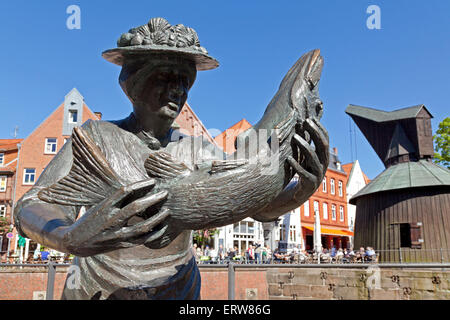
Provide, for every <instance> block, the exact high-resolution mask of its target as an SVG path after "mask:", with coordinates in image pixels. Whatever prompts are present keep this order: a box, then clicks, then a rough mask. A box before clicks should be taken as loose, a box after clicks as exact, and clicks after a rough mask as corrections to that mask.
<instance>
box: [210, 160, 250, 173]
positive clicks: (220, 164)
mask: <svg viewBox="0 0 450 320" xmlns="http://www.w3.org/2000/svg"><path fill="white" fill-rule="evenodd" d="M247 163H248V160H245V159H242V160H224V161H222V160H214V161H213V162H212V164H211V170H210V172H209V173H211V174H214V173H219V172H224V171H228V170H232V169H236V168H239V167H241V166H243V165H244V164H247Z"/></svg>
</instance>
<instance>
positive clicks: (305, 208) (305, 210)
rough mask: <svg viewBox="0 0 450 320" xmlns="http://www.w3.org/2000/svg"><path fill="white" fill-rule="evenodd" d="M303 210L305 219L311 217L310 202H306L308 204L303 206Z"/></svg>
mask: <svg viewBox="0 0 450 320" xmlns="http://www.w3.org/2000/svg"><path fill="white" fill-rule="evenodd" d="M303 210H304V215H305V217H309V200H306V202H305V203H304V204H303Z"/></svg>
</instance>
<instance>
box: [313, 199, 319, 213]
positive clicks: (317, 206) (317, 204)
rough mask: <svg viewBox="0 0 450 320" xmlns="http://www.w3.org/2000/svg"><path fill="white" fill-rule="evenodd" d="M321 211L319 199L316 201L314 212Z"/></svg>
mask: <svg viewBox="0 0 450 320" xmlns="http://www.w3.org/2000/svg"><path fill="white" fill-rule="evenodd" d="M318 211H319V201H314V213H316V212H318Z"/></svg>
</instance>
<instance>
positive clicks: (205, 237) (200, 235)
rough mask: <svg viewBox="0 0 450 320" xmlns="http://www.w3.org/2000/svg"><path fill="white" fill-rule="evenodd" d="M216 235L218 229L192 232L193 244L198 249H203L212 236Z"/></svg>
mask: <svg viewBox="0 0 450 320" xmlns="http://www.w3.org/2000/svg"><path fill="white" fill-rule="evenodd" d="M218 233H219V230H218V229H204V230H197V231H194V235H193V237H194V242H195V243H197V245H198V246H199V247H203V246H204V245H206V244H207V243H208V242H209V241H210V240H211V238H212V237H213V236H214V235H216V234H218Z"/></svg>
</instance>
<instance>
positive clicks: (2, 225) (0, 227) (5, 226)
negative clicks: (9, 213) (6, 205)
mask: <svg viewBox="0 0 450 320" xmlns="http://www.w3.org/2000/svg"><path fill="white" fill-rule="evenodd" d="M10 231H11V225H10V223H9V222H8V220H6V218H4V217H0V234H2V233H7V232H10Z"/></svg>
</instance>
